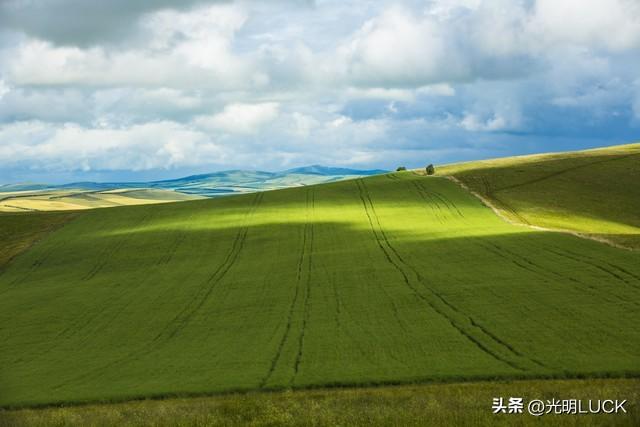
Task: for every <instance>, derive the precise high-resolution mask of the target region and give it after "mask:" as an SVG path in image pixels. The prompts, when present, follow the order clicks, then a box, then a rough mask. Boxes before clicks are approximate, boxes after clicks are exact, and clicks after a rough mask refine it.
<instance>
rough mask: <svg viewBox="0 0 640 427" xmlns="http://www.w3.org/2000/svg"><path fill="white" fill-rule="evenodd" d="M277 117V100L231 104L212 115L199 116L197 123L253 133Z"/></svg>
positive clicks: (235, 131)
mask: <svg viewBox="0 0 640 427" xmlns="http://www.w3.org/2000/svg"><path fill="white" fill-rule="evenodd" d="M276 117H278V103H276V102H264V103H260V104H230V105H227V106H226V107H224V110H222V111H221V112H219V113H218V114H215V115H213V116H211V117H206V116H200V117H197V118H196V120H195V123H196V124H197V125H199V126H202V127H204V128H210V129H221V130H224V131H227V132H231V133H244V134H253V133H256V132H257V131H258V130H259V129H260V128H261V127H262V126H264V125H265V124H267V123H269V122H271V121H273V120H274V119H275V118H276Z"/></svg>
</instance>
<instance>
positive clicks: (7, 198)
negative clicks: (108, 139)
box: [0, 188, 201, 212]
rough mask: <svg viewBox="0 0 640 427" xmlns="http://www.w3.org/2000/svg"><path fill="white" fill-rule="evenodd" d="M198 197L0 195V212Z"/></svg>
mask: <svg viewBox="0 0 640 427" xmlns="http://www.w3.org/2000/svg"><path fill="white" fill-rule="evenodd" d="M200 198H201V197H199V196H196V195H191V194H183V193H178V192H176V191H169V190H157V189H148V188H133V189H117V190H104V191H90V190H75V189H70V190H61V189H59V190H36V191H8V192H0V212H24V211H65V210H81V209H93V208H109V207H114V206H129V205H146V204H154V203H167V202H178V201H184V200H196V199H200Z"/></svg>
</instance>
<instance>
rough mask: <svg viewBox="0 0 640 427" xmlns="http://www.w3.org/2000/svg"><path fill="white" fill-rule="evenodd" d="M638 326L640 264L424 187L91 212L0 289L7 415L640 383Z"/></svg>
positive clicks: (401, 181)
mask: <svg viewBox="0 0 640 427" xmlns="http://www.w3.org/2000/svg"><path fill="white" fill-rule="evenodd" d="M611 173H612V174H613V173H617V172H616V169H612V172H611ZM624 206H627V205H624ZM24 215H32V214H22V215H18V214H14V215H6V214H5V215H3V216H0V221H2V222H4V223H9V224H10V223H11V222H13V221H18V220H21V219H23V218H24ZM40 215H41V214H40ZM43 224H44V225H42V227H44V228H46V227H45V225H46V221H44V222H43ZM5 230H7V231H6V232H5V239H6V240H5V241H11V240H12V239H18V240H19V239H20V238H21V237H20V236H19V235H12V231H11V230H12V228H11V227H5ZM45 231H46V230H45ZM639 306H640V253H638V252H635V251H627V250H622V249H618V248H615V247H610V246H606V245H603V244H601V243H598V242H594V241H590V240H586V239H580V238H577V237H574V236H571V235H567V234H562V233H554V232H545V231H537V230H532V229H530V228H525V227H518V226H516V225H511V224H509V223H507V222H505V221H503V220H502V219H500V218H499V217H497V216H496V215H495V214H494V213H493V212H492V211H491V210H490V209H488V208H487V207H485V206H484V205H483V204H482V203H481V202H480V201H479V200H478V199H477V198H476V197H474V196H472V195H470V194H469V193H468V192H466V191H465V190H463V189H462V188H461V187H460V186H458V185H456V184H455V183H453V182H451V181H450V180H447V179H444V178H439V177H422V176H418V175H417V174H415V173H411V172H405V173H399V174H388V175H383V176H376V177H370V178H364V179H357V180H352V181H343V182H337V183H331V184H324V185H318V186H309V187H304V188H292V189H286V190H279V191H272V192H266V193H256V194H249V195H240V196H236V197H230V198H223V199H215V200H198V201H189V202H183V203H173V204H163V205H154V206H144V205H143V206H128V207H119V208H114V209H101V210H91V211H84V212H81V213H76V214H75V215H74V216H73V217H72V218H69V219H67V222H66V223H65V225H64V226H63V227H59V228H57V229H56V230H55V231H53V232H50V234H48V235H47V237H46V238H43V239H41V240H40V241H38V242H37V243H35V244H33V246H32V247H31V249H29V250H28V251H26V252H23V253H22V254H21V255H19V256H17V257H15V258H14V259H13V260H12V261H11V262H10V263H8V264H7V265H6V266H5V267H4V269H3V270H2V272H1V273H0V383H1V384H2V388H1V389H0V405H5V406H6V405H29V404H44V403H52V402H76V401H90V400H119V399H127V398H133V397H147V396H166V395H175V394H194V393H196V394H197V393H210V392H221V391H230V390H248V389H273V388H289V387H294V388H295V387H310V386H330V385H345V384H352V385H359V384H382V383H399V382H415V381H428V380H435V381H453V380H474V379H491V378H529V377H532V378H540V377H542V378H544V377H574V376H611V375H613V376H624V375H632V376H636V375H638V374H640V311H639V310H638V307H639Z"/></svg>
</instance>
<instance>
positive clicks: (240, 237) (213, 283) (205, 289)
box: [154, 192, 264, 341]
mask: <svg viewBox="0 0 640 427" xmlns="http://www.w3.org/2000/svg"><path fill="white" fill-rule="evenodd" d="M263 197H264V193H262V192H260V193H256V196H255V197H254V199H253V201H252V204H251V207H250V208H249V209H248V211H247V213H246V215H245V217H244V224H243V225H242V226H241V227H240V228H239V229H238V232H237V233H236V237H235V239H234V241H233V244H232V246H231V250H230V251H229V252H228V253H227V256H226V258H225V259H224V261H223V262H222V264H220V265H219V266H218V268H217V269H216V270H215V271H214V272H213V273H212V274H211V275H210V276H209V277H208V278H207V280H205V282H204V283H203V286H202V287H200V290H199V292H197V293H196V295H195V296H194V297H193V298H192V299H191V301H190V302H189V303H188V304H187V305H186V306H185V307H184V308H183V309H182V311H180V312H179V313H178V314H177V315H176V316H175V317H174V318H173V319H172V320H171V322H169V324H168V325H167V327H166V328H165V329H163V330H162V331H161V332H160V333H159V334H158V335H157V336H156V337H155V338H154V341H156V340H159V339H160V338H161V337H162V336H163V335H168V336H167V339H171V338H173V337H174V336H175V335H176V334H177V333H179V332H180V331H181V330H183V329H184V328H185V327H186V326H187V325H188V324H189V322H190V321H191V319H192V318H193V316H194V314H195V313H196V312H197V311H198V310H199V309H200V308H201V307H202V306H203V305H204V303H205V302H206V301H207V300H208V299H209V297H210V296H211V294H212V292H213V290H214V289H215V288H216V287H217V285H218V284H219V283H220V282H221V281H222V279H223V278H224V277H225V276H226V274H227V273H228V272H229V270H230V269H231V267H233V265H234V264H235V262H236V260H237V259H238V256H239V255H240V252H241V251H242V249H243V247H244V242H245V240H246V237H247V234H248V232H249V219H250V218H251V217H252V216H253V215H254V213H255V211H256V210H257V209H258V207H259V205H260V203H261V202H262V198H263Z"/></svg>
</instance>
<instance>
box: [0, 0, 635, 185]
mask: <svg viewBox="0 0 640 427" xmlns="http://www.w3.org/2000/svg"><path fill="white" fill-rule="evenodd" d="M296 4H298V5H302V7H292V5H296ZM62 12H64V13H62ZM638 22H640V4H639V3H638V2H637V1H635V0H593V1H588V2H584V1H578V0H562V1H551V0H430V1H428V2H422V1H413V0H400V1H381V2H364V1H358V0H346V1H343V2H335V1H329V2H315V3H314V2H310V1H308V0H300V1H298V0H281V1H274V2H269V3H268V4H266V3H264V2H258V1H252V0H246V1H217V0H212V1H207V0H188V1H185V2H177V1H173V0H160V1H153V2H151V1H147V0H142V1H136V2H129V1H123V0H114V1H109V2H86V1H80V0H51V1H44V0H29V1H24V0H7V1H4V2H0V28H2V29H1V30H0V166H2V169H3V170H4V171H6V170H8V168H9V167H11V168H13V169H12V170H18V169H16V168H22V169H24V170H27V169H28V170H43V171H45V170H49V169H50V170H53V169H55V170H56V171H63V170H67V171H82V170H106V169H113V170H120V169H126V170H138V171H142V170H153V169H161V170H167V169H175V168H189V167H192V166H193V167H195V165H197V166H198V167H200V166H201V167H202V168H204V169H206V168H207V165H210V167H212V168H220V167H224V165H227V166H229V167H231V166H234V167H240V166H242V165H243V164H253V165H262V167H265V168H268V169H276V168H281V167H284V166H291V165H300V164H304V163H330V164H351V165H357V164H361V165H363V166H367V167H368V166H378V167H380V166H383V167H393V164H394V163H396V162H401V163H407V164H409V163H410V161H412V160H414V159H418V158H419V157H420V153H424V155H425V156H427V155H428V156H431V157H430V158H433V161H435V159H436V158H442V159H445V160H447V158H445V156H455V153H465V155H467V154H468V155H471V154H474V155H478V153H479V152H480V151H481V150H482V149H483V147H485V148H484V149H486V150H487V152H485V153H484V154H481V155H482V156H483V157H486V156H488V155H489V153H491V154H496V153H497V151H495V150H496V148H495V147H500V149H501V150H503V151H502V153H504V154H511V153H516V152H519V151H518V150H519V149H521V148H519V147H522V146H523V145H526V146H534V145H536V144H541V150H544V149H545V148H549V147H548V146H547V145H545V144H552V143H554V142H547V141H558V140H560V139H562V140H563V141H565V142H564V143H565V144H568V142H566V141H570V140H572V141H574V143H575V144H576V146H580V144H581V143H585V142H583V141H587V139H589V140H594V139H593V138H596V136H597V137H598V138H599V139H598V141H601V142H602V141H604V142H605V143H606V142H619V141H621V140H625V139H632V138H633V137H634V136H635V135H636V134H637V129H638V123H640V113H639V112H640V102H639V101H638V100H640V96H639V95H638V94H639V93H640V90H637V81H638V73H637V71H635V70H637V69H640V55H639V52H640V26H639V25H638ZM634 82H635V83H634ZM516 134H517V135H519V136H518V137H517V138H520V139H519V140H524V139H526V138H531V141H536V142H535V143H534V142H531V143H528V144H523V145H521V146H518V144H516V143H512V144H510V143H508V141H514V140H515V139H516ZM571 138H573V139H571ZM585 144H586V143H585ZM488 147H493V148H492V150H494V151H489V148H488ZM551 148H554V147H551ZM565 148H566V146H565ZM576 148H577V147H576ZM435 156H440V157H435ZM403 159H404V160H403ZM449 160H456V159H455V158H450V159H449ZM78 173H80V172H78ZM0 179H4V180H7V179H8V178H6V173H5V174H4V175H3V174H0Z"/></svg>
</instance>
